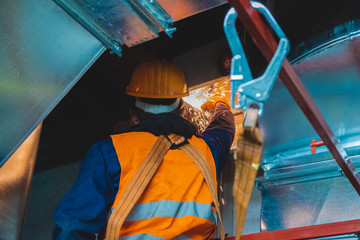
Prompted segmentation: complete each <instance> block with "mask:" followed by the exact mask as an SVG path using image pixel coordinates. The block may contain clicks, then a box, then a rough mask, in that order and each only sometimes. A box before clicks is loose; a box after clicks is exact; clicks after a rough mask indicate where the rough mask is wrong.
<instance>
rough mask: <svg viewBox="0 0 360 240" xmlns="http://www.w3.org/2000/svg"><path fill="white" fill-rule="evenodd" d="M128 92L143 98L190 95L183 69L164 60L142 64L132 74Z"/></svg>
mask: <svg viewBox="0 0 360 240" xmlns="http://www.w3.org/2000/svg"><path fill="white" fill-rule="evenodd" d="M126 94H128V95H130V96H134V97H142V98H179V97H184V96H187V95H189V92H188V88H187V86H186V82H185V77H184V74H183V72H182V71H181V69H180V68H179V67H178V66H176V65H175V64H173V63H170V62H164V61H154V62H145V63H142V64H140V65H139V66H138V67H137V68H136V69H135V71H134V73H133V74H132V76H131V80H130V83H129V86H127V88H126Z"/></svg>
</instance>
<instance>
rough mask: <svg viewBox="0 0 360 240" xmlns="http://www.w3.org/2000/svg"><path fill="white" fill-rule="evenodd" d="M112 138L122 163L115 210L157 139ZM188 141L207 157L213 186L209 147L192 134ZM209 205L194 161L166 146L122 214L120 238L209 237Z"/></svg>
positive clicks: (212, 223)
mask: <svg viewBox="0 0 360 240" xmlns="http://www.w3.org/2000/svg"><path fill="white" fill-rule="evenodd" d="M111 138H112V141H113V144H114V147H115V150H116V153H117V156H118V159H119V162H120V166H121V176H120V184H119V190H118V193H117V195H116V198H115V201H114V203H113V206H112V207H113V208H114V207H115V206H116V204H117V202H118V201H119V199H120V197H121V195H122V193H123V192H124V190H125V188H126V187H127V185H128V184H129V182H130V180H131V179H132V177H133V176H134V174H135V172H136V170H137V169H138V167H139V166H140V164H141V163H142V161H143V160H144V158H145V157H146V155H147V154H148V152H149V151H150V149H151V147H152V146H153V145H154V143H155V142H156V140H157V138H158V137H156V136H154V135H153V134H151V133H147V132H130V133H123V134H117V135H112V136H111ZM188 141H189V143H190V144H192V145H194V146H196V147H197V148H198V149H199V150H200V151H201V152H202V153H203V154H204V156H205V157H206V159H207V160H208V163H209V165H210V168H211V170H212V175H213V179H214V182H215V186H216V167H215V162H214V159H213V156H212V154H211V150H210V148H209V147H208V145H207V144H206V143H205V141H204V140H203V139H201V138H198V137H195V136H193V137H192V138H191V139H188ZM213 204H214V203H213V200H212V198H211V195H210V191H209V188H208V187H207V184H206V183H205V180H204V177H203V175H202V174H201V172H200V170H199V169H198V168H197V167H196V165H195V164H194V163H193V161H192V160H191V159H190V158H189V157H188V156H187V155H186V154H185V153H184V152H182V151H181V150H178V149H170V150H169V152H168V153H167V154H166V155H165V158H164V160H163V162H162V164H161V165H160V167H159V169H158V171H157V172H156V173H155V175H154V177H153V178H152V180H151V182H150V183H149V185H148V187H147V188H146V190H145V192H144V193H143V195H142V196H141V197H140V199H139V200H138V201H137V203H136V204H135V206H134V208H133V209H132V211H131V212H130V214H129V215H128V217H127V218H126V220H125V222H124V224H123V225H122V228H121V231H120V236H119V238H120V239H124V240H125V239H126V240H133V239H144V240H146V239H151V240H153V239H211V238H212V237H213V235H214V233H215V231H216V223H217V216H216V210H215V208H214V206H213Z"/></svg>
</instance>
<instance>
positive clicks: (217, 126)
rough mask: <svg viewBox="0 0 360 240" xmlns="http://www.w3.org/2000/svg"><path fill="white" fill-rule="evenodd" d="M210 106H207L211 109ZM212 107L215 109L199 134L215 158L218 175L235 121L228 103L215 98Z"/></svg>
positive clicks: (231, 140) (232, 138) (228, 146)
mask: <svg viewBox="0 0 360 240" xmlns="http://www.w3.org/2000/svg"><path fill="white" fill-rule="evenodd" d="M207 104H208V103H207ZM211 107H212V106H210V107H209V108H210V109H211ZM213 107H214V108H215V109H214V114H213V116H212V118H211V122H210V124H209V126H208V127H207V128H206V129H205V131H204V132H203V133H202V134H201V137H202V138H203V139H204V140H205V142H206V143H207V144H208V145H209V147H210V149H211V152H212V154H213V157H214V160H215V165H216V173H217V175H218V176H219V174H220V172H221V171H222V169H223V167H224V165H225V163H226V160H227V157H228V155H229V152H230V147H231V144H232V142H233V140H234V134H235V121H234V115H233V114H232V112H231V111H230V108H229V105H228V103H226V102H222V101H218V100H216V101H215V102H214V104H213Z"/></svg>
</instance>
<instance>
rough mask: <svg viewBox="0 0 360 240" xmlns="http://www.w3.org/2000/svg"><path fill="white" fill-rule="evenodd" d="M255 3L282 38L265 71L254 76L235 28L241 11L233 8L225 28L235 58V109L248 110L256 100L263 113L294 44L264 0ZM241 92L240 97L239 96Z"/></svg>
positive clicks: (233, 99) (232, 83)
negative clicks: (238, 12) (263, 2)
mask: <svg viewBox="0 0 360 240" xmlns="http://www.w3.org/2000/svg"><path fill="white" fill-rule="evenodd" d="M250 4H251V6H252V7H253V8H255V9H257V10H258V11H260V12H261V13H262V14H263V15H264V17H265V18H266V19H267V21H268V22H269V23H270V25H271V26H272V28H273V29H274V31H275V33H276V34H277V35H278V37H279V39H280V40H279V44H278V48H277V50H276V52H275V54H274V56H273V58H272V59H271V61H270V63H269V65H268V67H267V68H266V70H265V72H264V74H263V75H262V76H260V77H258V78H256V79H253V77H252V74H251V71H250V68H249V65H248V62H247V59H246V56H245V52H244V50H243V47H242V45H241V42H240V39H239V36H238V34H237V31H236V28H235V22H236V18H237V13H236V11H235V9H234V8H231V9H230V10H229V11H228V13H227V14H226V16H225V19H224V31H225V35H226V38H227V41H228V43H229V46H230V49H231V52H232V54H233V58H232V59H231V70H230V79H231V83H230V86H231V106H232V107H233V108H235V109H241V108H242V109H244V110H245V111H246V109H247V108H248V106H249V105H250V104H252V103H256V104H257V105H259V111H258V114H259V116H261V115H262V113H263V104H264V102H266V101H267V99H268V98H269V95H270V91H271V89H272V87H273V86H274V83H275V80H276V77H277V75H278V73H279V71H280V68H281V65H282V63H283V61H284V59H285V57H286V55H287V53H288V52H289V49H290V43H289V40H288V39H287V37H286V36H285V34H284V32H283V31H282V30H281V28H280V26H279V25H278V24H277V22H276V21H275V19H274V17H273V16H272V15H271V13H270V11H269V10H268V9H267V8H266V7H265V6H264V5H263V4H261V3H259V2H255V1H251V2H250ZM237 95H238V96H237ZM237 98H238V99H237Z"/></svg>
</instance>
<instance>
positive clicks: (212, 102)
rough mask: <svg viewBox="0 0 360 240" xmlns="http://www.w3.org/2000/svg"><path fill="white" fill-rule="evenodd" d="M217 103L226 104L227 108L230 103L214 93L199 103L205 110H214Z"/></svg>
mask: <svg viewBox="0 0 360 240" xmlns="http://www.w3.org/2000/svg"><path fill="white" fill-rule="evenodd" d="M218 103H222V104H224V105H226V106H227V107H228V108H230V104H229V103H228V101H226V99H225V98H224V97H223V96H221V95H219V94H215V95H213V96H212V97H210V98H209V99H208V100H207V101H206V102H204V103H203V104H202V105H201V109H202V110H203V111H205V110H210V111H215V107H216V104H218Z"/></svg>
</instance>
